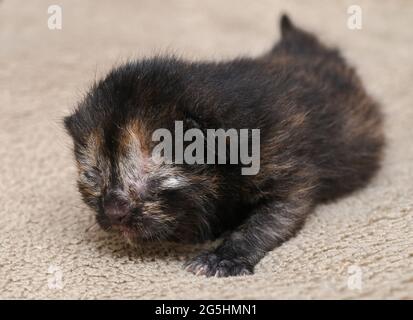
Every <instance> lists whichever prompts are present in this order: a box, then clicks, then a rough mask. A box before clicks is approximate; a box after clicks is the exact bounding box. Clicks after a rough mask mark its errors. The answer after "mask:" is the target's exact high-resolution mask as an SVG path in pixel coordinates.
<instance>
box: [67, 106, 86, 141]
mask: <svg viewBox="0 0 413 320" xmlns="http://www.w3.org/2000/svg"><path fill="white" fill-rule="evenodd" d="M63 124H64V127H65V129H66V132H67V133H68V134H69V135H70V136H71V137H72V138H73V140H74V141H75V142H76V143H82V141H83V139H84V137H83V136H84V132H85V130H83V129H82V127H83V126H82V124H81V122H80V121H79V119H78V116H77V114H76V113H74V114H72V115H70V116H66V117H64V118H63Z"/></svg>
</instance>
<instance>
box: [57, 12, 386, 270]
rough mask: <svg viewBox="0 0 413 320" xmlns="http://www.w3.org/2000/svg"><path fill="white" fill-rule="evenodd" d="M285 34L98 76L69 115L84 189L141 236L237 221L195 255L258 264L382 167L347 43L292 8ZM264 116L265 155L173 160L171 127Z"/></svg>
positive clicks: (187, 232) (205, 262)
mask: <svg viewBox="0 0 413 320" xmlns="http://www.w3.org/2000/svg"><path fill="white" fill-rule="evenodd" d="M281 33H282V38H281V40H280V42H279V43H277V44H276V45H275V46H274V47H273V49H272V50H271V51H270V52H267V53H265V54H264V55H262V56H260V57H258V58H254V59H252V58H239V59H235V60H232V61H228V62H187V61H182V60H180V59H177V58H174V57H155V58H151V59H144V60H141V61H135V62H129V63H127V64H125V65H122V66H120V67H118V68H115V69H114V70H112V71H111V72H110V73H109V74H108V75H107V76H106V78H105V79H103V80H101V81H99V82H98V83H96V84H95V85H94V86H93V87H92V88H91V89H90V91H89V93H88V94H87V95H86V96H85V98H84V100H83V101H82V102H81V103H80V104H79V106H78V107H77V109H76V111H75V112H74V114H73V115H71V116H69V117H67V118H66V119H65V126H66V128H67V130H68V132H69V133H70V135H71V136H72V137H73V140H74V152H75V157H76V161H77V165H78V169H79V181H78V185H79V191H80V193H81V195H82V197H83V199H84V201H85V202H86V203H87V204H88V205H89V206H90V207H92V208H93V209H94V210H95V211H96V213H97V220H98V222H99V224H100V225H101V226H102V227H103V228H104V229H111V228H112V229H116V230H119V231H121V232H122V233H123V234H124V235H125V236H126V237H127V238H129V239H131V240H133V241H145V240H168V241H182V242H190V243H192V242H198V241H204V240H207V239H214V238H217V237H219V236H221V235H222V234H223V233H224V231H229V232H228V233H226V234H227V235H226V236H225V237H224V239H223V241H222V243H221V244H220V245H219V246H218V247H217V248H216V249H215V250H213V251H211V252H204V253H201V254H200V255H199V256H197V257H195V258H194V259H192V260H191V261H189V262H188V263H187V264H186V268H187V270H189V271H191V272H193V273H196V274H202V275H206V276H233V275H243V274H249V273H252V272H253V268H254V266H255V265H256V264H257V263H258V262H259V261H260V259H261V258H262V257H263V256H264V255H265V254H266V253H267V252H268V251H270V250H272V249H274V248H275V247H277V246H279V245H280V244H282V243H283V242H284V241H286V240H288V239H289V238H290V237H292V236H294V234H295V233H296V232H297V231H298V230H299V229H300V228H301V227H302V225H303V224H304V221H305V219H306V217H307V216H308V214H309V213H310V212H311V211H312V209H313V208H314V206H315V205H317V204H318V203H320V202H322V201H327V200H332V199H336V198H338V197H340V196H342V195H346V194H348V193H350V192H352V191H354V190H356V189H359V188H360V187H363V186H365V185H366V183H367V182H368V181H369V180H370V178H371V177H372V176H373V174H374V173H375V172H376V171H377V169H378V168H379V163H380V158H381V153H382V147H383V144H384V137H383V133H382V117H381V114H380V112H379V109H378V107H377V105H376V103H375V102H374V101H373V100H372V99H371V98H370V97H369V95H368V94H367V93H366V92H365V90H364V89H363V86H362V84H361V82H360V80H359V78H358V77H357V75H356V73H355V71H354V70H353V69H352V68H351V67H349V66H347V64H346V63H345V60H344V59H343V58H342V57H341V56H340V54H339V52H338V51H337V50H333V49H329V48H326V47H325V46H324V45H322V44H320V42H319V41H318V40H317V39H316V37H314V36H313V35H312V34H310V33H307V32H305V31H302V30H301V29H299V28H297V27H295V26H294V25H293V24H292V23H291V21H290V20H289V19H288V18H287V17H286V16H283V17H282V19H281ZM177 120H181V121H183V122H184V126H185V129H189V128H193V127H196V128H200V129H206V128H214V129H218V128H223V129H229V128H235V129H242V128H249V129H260V130H261V146H260V148H261V157H260V161H261V162H260V164H261V169H260V171H259V173H258V174H257V175H252V176H243V175H241V174H240V168H241V165H233V164H232V165H229V164H228V165H199V164H195V165H185V164H184V165H166V164H162V163H161V162H160V161H159V159H154V158H152V157H151V150H152V148H153V147H154V145H155V142H152V140H151V136H152V133H153V132H154V130H156V129H158V128H169V129H170V130H171V132H173V126H174V122H175V121H177Z"/></svg>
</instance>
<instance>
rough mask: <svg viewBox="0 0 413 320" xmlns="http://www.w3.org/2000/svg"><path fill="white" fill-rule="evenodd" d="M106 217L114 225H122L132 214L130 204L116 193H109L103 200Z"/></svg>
mask: <svg viewBox="0 0 413 320" xmlns="http://www.w3.org/2000/svg"><path fill="white" fill-rule="evenodd" d="M103 209H104V211H105V215H106V216H107V217H108V218H109V220H110V222H111V223H112V224H115V225H116V224H122V223H123V222H125V220H127V218H128V217H129V214H130V210H129V205H128V202H127V201H126V200H125V199H122V198H121V197H119V195H117V194H116V193H114V192H109V193H108V194H107V195H106V196H105V198H104V200H103Z"/></svg>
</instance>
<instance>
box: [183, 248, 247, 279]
mask: <svg viewBox="0 0 413 320" xmlns="http://www.w3.org/2000/svg"><path fill="white" fill-rule="evenodd" d="M185 270H187V271H189V272H192V273H193V274H195V275H204V276H207V277H214V276H215V277H230V276H244V275H248V274H252V273H253V272H252V271H253V268H252V267H250V266H248V265H247V264H246V263H245V262H242V261H240V260H238V259H224V258H222V257H220V256H219V255H217V254H215V253H211V252H206V253H202V254H200V255H199V256H196V257H195V258H193V259H191V260H189V261H188V262H187V263H186V264H185Z"/></svg>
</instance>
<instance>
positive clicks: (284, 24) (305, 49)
mask: <svg viewBox="0 0 413 320" xmlns="http://www.w3.org/2000/svg"><path fill="white" fill-rule="evenodd" d="M280 29H281V40H280V41H279V42H278V43H277V44H276V45H275V46H274V47H273V49H272V50H271V51H272V52H273V53H277V52H279V51H283V52H288V53H294V54H312V53H319V52H320V50H325V48H324V47H323V46H322V45H321V44H320V42H319V41H318V39H317V38H316V37H315V36H314V35H313V34H311V33H309V32H307V31H304V30H302V29H301V28H298V27H296V26H295V24H294V23H293V22H292V21H291V19H290V18H289V17H288V15H287V14H285V13H284V14H282V15H281V18H280Z"/></svg>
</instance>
